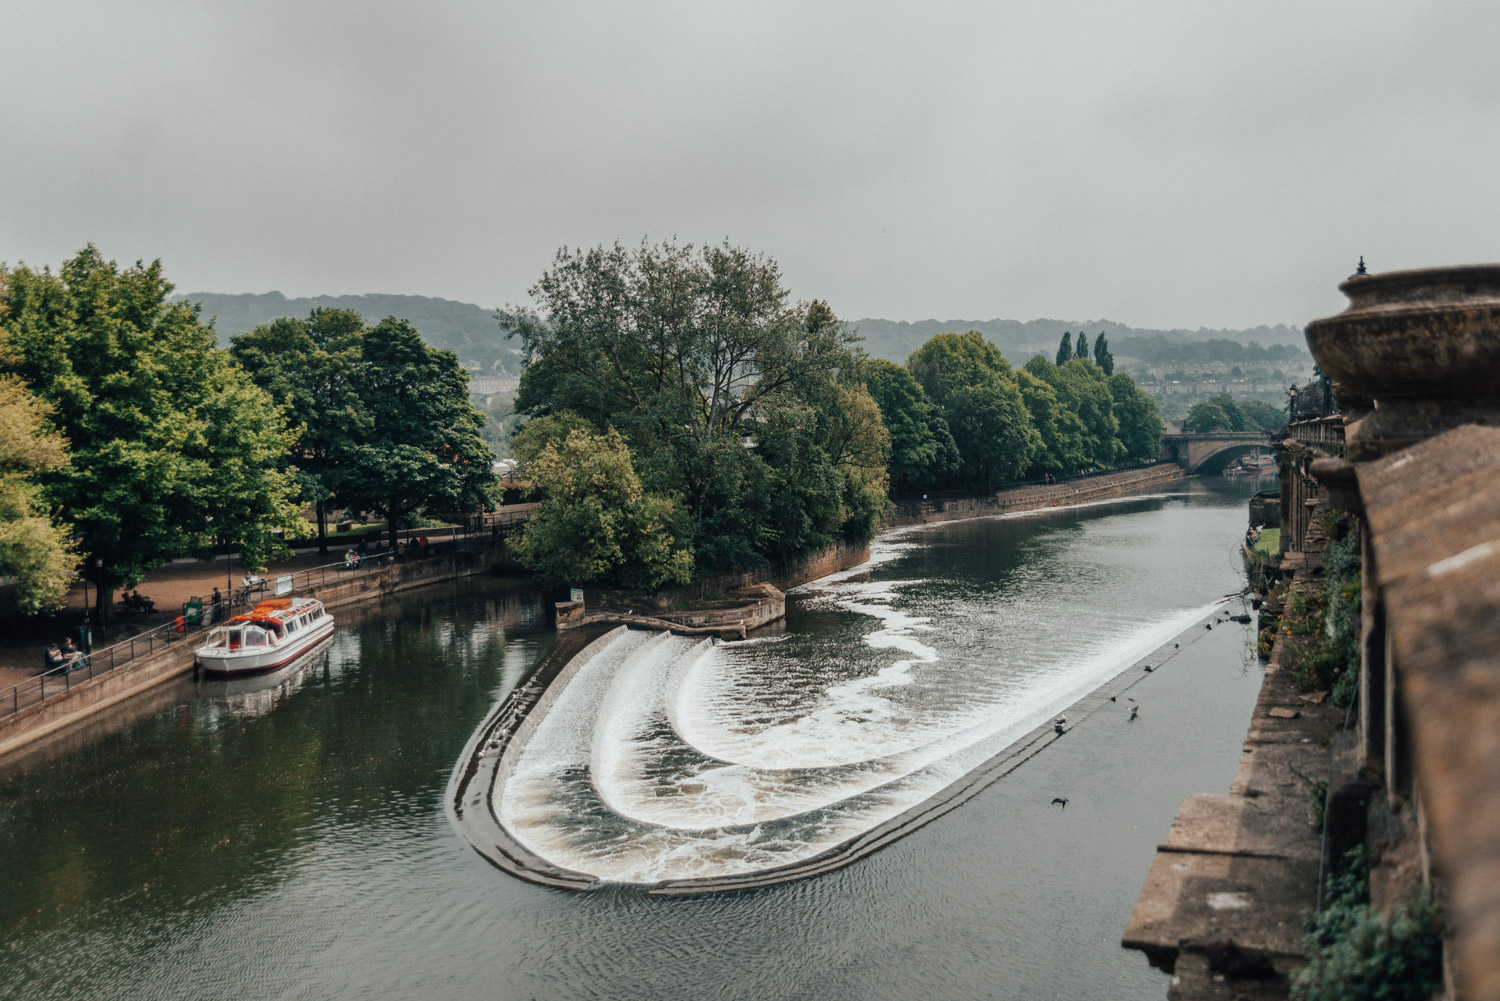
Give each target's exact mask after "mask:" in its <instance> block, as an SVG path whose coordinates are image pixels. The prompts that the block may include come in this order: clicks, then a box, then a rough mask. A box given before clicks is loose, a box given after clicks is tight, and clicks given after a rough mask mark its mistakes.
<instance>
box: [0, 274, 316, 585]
mask: <svg viewBox="0 0 1500 1001" xmlns="http://www.w3.org/2000/svg"><path fill="white" fill-rule="evenodd" d="M0 280H3V282H4V285H5V290H4V295H5V304H6V310H7V315H6V316H5V317H4V318H3V319H0V324H3V328H4V331H5V337H6V341H7V344H8V345H9V349H10V350H11V352H12V353H13V354H14V356H15V360H14V362H13V365H12V367H13V370H14V372H15V374H16V375H18V376H19V377H20V378H21V379H22V380H24V381H25V383H26V385H27V386H28V388H29V389H30V390H31V391H32V392H34V393H35V394H36V395H37V396H38V397H39V398H41V399H42V400H43V401H45V402H46V403H47V404H48V406H49V407H50V408H51V418H50V419H51V421H52V423H53V425H54V426H55V427H56V428H57V429H58V430H59V431H60V432H61V434H62V436H63V438H64V439H65V440H66V441H67V444H68V447H69V450H70V452H71V457H72V458H71V462H70V463H69V464H68V465H67V466H65V467H62V468H57V469H54V470H52V471H50V472H48V473H46V474H45V475H44V476H43V477H42V483H43V495H42V496H43V499H44V500H45V502H46V503H47V504H49V505H52V506H55V507H57V508H59V509H61V511H62V512H64V514H65V516H66V517H67V518H68V519H69V520H70V521H71V522H72V523H73V525H74V526H75V531H76V532H77V533H78V534H79V535H81V536H82V538H83V542H82V545H81V548H82V550H83V552H84V553H85V555H86V565H87V567H88V568H89V576H90V577H91V579H92V580H93V581H94V582H95V583H96V584H97V585H99V587H100V589H101V590H102V591H104V592H106V593H107V592H109V591H110V590H112V589H113V588H114V587H116V586H119V585H125V586H130V585H132V584H135V583H136V582H138V581H139V580H140V579H141V578H142V576H143V575H144V574H145V573H146V572H147V571H148V570H150V569H151V568H153V567H155V566H157V565H159V564H160V563H162V562H164V561H165V560H167V559H170V558H172V557H174V556H178V555H184V554H188V553H194V552H197V553H202V552H205V551H206V549H207V546H208V545H209V544H210V542H211V541H212V540H213V539H214V538H215V537H216V536H217V537H220V538H224V539H226V540H227V541H229V542H231V543H232V544H234V545H236V546H237V547H238V548H239V549H240V550H241V552H242V553H243V554H244V556H245V559H246V561H247V562H248V563H250V564H252V565H253V564H254V563H256V562H259V561H263V560H264V559H265V558H266V557H267V556H268V555H269V554H270V553H271V552H273V551H275V550H277V549H278V548H280V542H279V540H278V538H277V537H276V534H275V533H277V532H278V531H281V530H285V529H288V528H291V527H293V526H295V525H296V524H297V506H296V504H295V503H294V501H293V498H294V497H295V493H296V484H295V483H294V481H293V479H292V477H291V475H290V474H289V473H288V471H287V470H286V468H285V458H286V455H287V451H288V449H289V448H290V446H291V445H292V443H293V442H294V441H295V439H296V435H295V433H294V432H292V431H290V430H289V429H288V428H287V426H286V424H285V421H284V420H283V417H282V414H281V412H280V410H279V408H278V407H277V406H276V404H275V402H274V401H273V400H272V399H271V398H270V396H269V395H268V394H266V393H265V392H264V391H263V390H261V389H259V388H258V387H256V386H255V385H254V384H253V383H252V382H251V381H250V380H249V378H248V377H247V376H246V375H245V374H244V372H242V371H241V370H240V369H239V367H238V366H236V365H235V364H234V363H233V362H232V361H231V360H230V358H229V356H228V353H227V352H224V351H222V350H219V349H218V348H216V347H215V338H214V333H213V330H212V329H211V328H209V327H208V326H206V325H204V324H203V323H201V322H200V321H199V317H198V310H197V307H196V306H192V305H189V304H186V303H169V302H168V301H167V297H168V295H169V294H170V293H171V291H172V285H171V283H170V282H168V281H167V280H166V278H165V277H164V275H163V271H162V266H161V262H160V261H155V262H153V263H151V264H143V263H140V262H137V263H136V264H135V265H134V266H133V267H130V268H126V269H124V270H121V269H120V268H119V267H117V266H116V265H115V264H114V263H113V262H111V261H106V260H105V259H104V258H103V256H102V255H101V254H100V253H99V251H98V250H97V249H95V248H94V247H93V246H92V245H90V246H88V247H86V248H84V250H82V251H81V252H79V254H78V255H77V256H76V257H74V258H73V259H71V260H69V261H67V262H66V263H64V264H63V265H62V267H61V268H60V269H59V271H58V272H57V273H56V274H54V273H52V272H51V271H50V270H48V269H45V268H44V269H43V270H41V271H35V270H33V269H31V268H29V267H26V266H25V265H20V266H18V267H16V268H13V269H9V270H0ZM210 519H212V520H210ZM105 607H106V608H107V607H108V606H107V605H105Z"/></svg>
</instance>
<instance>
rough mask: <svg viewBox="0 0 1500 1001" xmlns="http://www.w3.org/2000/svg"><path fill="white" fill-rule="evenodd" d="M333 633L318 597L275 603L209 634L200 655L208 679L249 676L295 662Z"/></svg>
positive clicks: (260, 606) (262, 604) (264, 604)
mask: <svg viewBox="0 0 1500 1001" xmlns="http://www.w3.org/2000/svg"><path fill="white" fill-rule="evenodd" d="M332 632H333V616H331V615H329V614H328V613H327V612H325V611H324V610H323V603H322V602H321V601H319V600H318V599H317V598H272V599H270V600H268V601H262V602H260V603H259V604H257V605H256V606H255V607H254V608H252V609H251V610H250V611H249V612H247V613H245V614H244V615H236V616H234V617H233V618H231V619H229V620H228V621H227V622H225V623H224V624H223V625H222V626H219V627H217V628H216V629H214V630H213V632H211V633H209V634H208V642H207V643H205V644H204V645H203V646H200V647H199V648H198V649H197V650H196V651H195V655H196V656H197V658H198V663H199V664H201V665H202V666H203V670H204V671H206V672H208V673H209V674H231V675H233V674H250V673H253V672H255V671H269V670H271V668H273V667H281V666H282V665H283V664H287V663H290V662H291V661H293V660H295V659H296V658H298V657H300V656H301V655H302V654H304V653H306V652H307V651H308V650H311V649H312V648H313V647H314V646H316V645H317V644H318V642H319V641H320V640H323V639H326V638H327V637H328V636H329V634H331V633H332Z"/></svg>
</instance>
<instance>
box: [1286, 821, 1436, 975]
mask: <svg viewBox="0 0 1500 1001" xmlns="http://www.w3.org/2000/svg"><path fill="white" fill-rule="evenodd" d="M1306 945H1307V962H1306V964H1305V965H1303V966H1302V967H1300V968H1299V969H1297V970H1296V972H1294V973H1293V974H1292V993H1291V996H1292V997H1293V998H1295V999H1299V1001H1427V999H1428V998H1430V997H1431V996H1432V995H1433V993H1434V992H1436V991H1437V990H1438V989H1439V988H1441V987H1442V985H1443V968H1442V956H1443V932H1442V917H1441V914H1440V913H1439V909H1438V907H1437V904H1436V903H1435V902H1434V901H1433V899H1432V893H1431V891H1430V890H1429V889H1427V888H1424V889H1423V890H1422V891H1420V892H1419V893H1415V894H1413V895H1411V896H1410V897H1409V898H1408V899H1407V900H1405V901H1403V902H1402V903H1401V904H1399V905H1397V907H1396V908H1395V910H1394V911H1393V912H1392V913H1391V914H1390V916H1386V915H1385V914H1382V913H1381V912H1380V911H1377V910H1375V909H1373V908H1372V907H1371V906H1370V903H1369V875H1368V868H1367V865H1366V862H1365V855H1364V849H1363V848H1356V849H1354V850H1353V851H1351V852H1350V853H1349V854H1348V855H1347V856H1346V857H1345V865H1344V867H1343V868H1342V869H1341V871H1340V872H1339V874H1338V875H1336V876H1335V877H1334V878H1333V879H1331V880H1329V891H1328V899H1327V902H1326V905H1325V906H1324V908H1323V910H1322V911H1320V912H1319V913H1318V914H1317V915H1316V917H1315V918H1314V919H1313V921H1312V922H1311V924H1310V926H1309V929H1308V933H1307V939H1306Z"/></svg>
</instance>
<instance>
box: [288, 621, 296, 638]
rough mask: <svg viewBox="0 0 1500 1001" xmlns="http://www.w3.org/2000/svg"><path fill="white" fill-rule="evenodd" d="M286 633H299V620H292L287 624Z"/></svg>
mask: <svg viewBox="0 0 1500 1001" xmlns="http://www.w3.org/2000/svg"><path fill="white" fill-rule="evenodd" d="M286 631H287V633H288V634H290V633H294V632H296V631H297V620H296V619H291V620H290V621H288V622H287V624H286Z"/></svg>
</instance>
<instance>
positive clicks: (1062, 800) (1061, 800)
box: [1047, 796, 1068, 810]
mask: <svg viewBox="0 0 1500 1001" xmlns="http://www.w3.org/2000/svg"><path fill="white" fill-rule="evenodd" d="M1053 803H1061V804H1062V808H1063V809H1064V810H1066V809H1067V808H1068V797H1066V796H1053V797H1052V803H1048V804H1047V805H1048V806H1052V805H1053Z"/></svg>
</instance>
